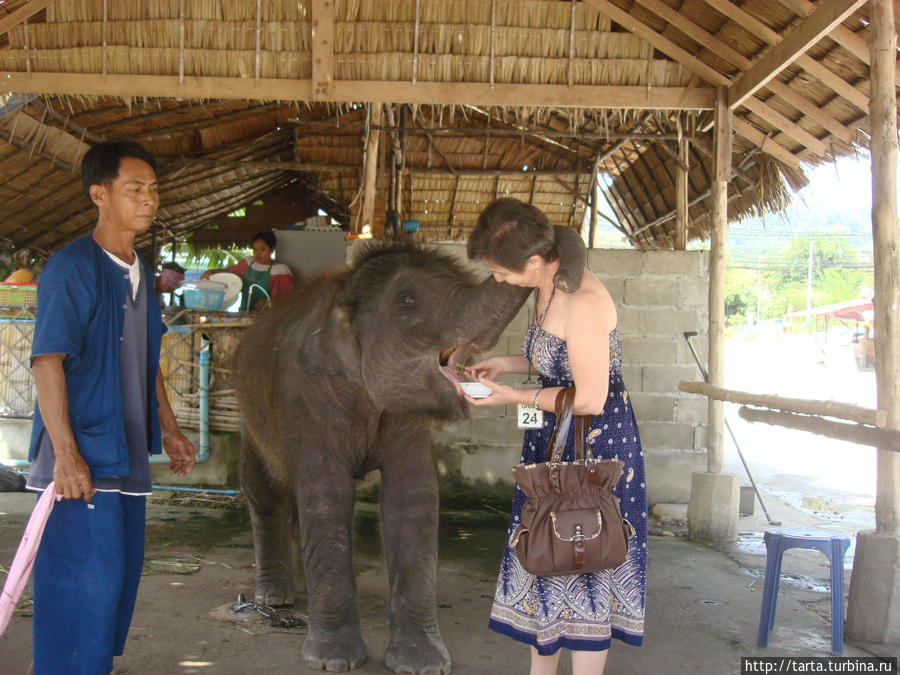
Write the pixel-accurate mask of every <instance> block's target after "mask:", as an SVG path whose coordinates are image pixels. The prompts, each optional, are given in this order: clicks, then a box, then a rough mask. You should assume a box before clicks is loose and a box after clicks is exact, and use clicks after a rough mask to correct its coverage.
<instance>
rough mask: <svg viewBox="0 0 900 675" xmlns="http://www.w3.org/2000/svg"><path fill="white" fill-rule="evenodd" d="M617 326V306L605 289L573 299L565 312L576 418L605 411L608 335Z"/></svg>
mask: <svg viewBox="0 0 900 675" xmlns="http://www.w3.org/2000/svg"><path fill="white" fill-rule="evenodd" d="M615 327H616V306H615V304H614V303H613V301H612V298H611V297H610V296H609V293H608V292H607V290H606V288H605V287H603V286H602V285H600V286H599V288H597V289H590V290H583V291H581V292H578V293H575V294H574V295H573V296H572V298H571V300H570V301H569V307H568V312H567V313H566V343H567V346H568V351H569V364H570V366H571V368H572V377H573V379H574V381H575V406H574V407H575V414H576V415H599V414H600V413H602V412H603V408H604V406H605V405H606V397H607V396H608V394H609V334H610V333H611V332H612V331H613V329H614V328H615ZM551 405H552V404H551ZM547 409H548V410H549V409H552V408H547Z"/></svg>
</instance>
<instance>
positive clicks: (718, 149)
mask: <svg viewBox="0 0 900 675" xmlns="http://www.w3.org/2000/svg"><path fill="white" fill-rule="evenodd" d="M713 160H714V164H713V181H712V195H711V196H712V214H711V217H712V234H711V237H710V243H709V355H708V359H707V363H708V364H709V371H708V376H707V378H706V381H707V382H708V383H709V384H711V385H713V386H715V387H721V386H722V385H723V384H724V382H725V364H724V361H725V239H726V237H727V234H728V179H729V178H730V176H731V111H730V110H729V109H728V92H727V90H726V89H725V88H724V87H719V88H718V89H717V91H716V126H715V147H714V149H713ZM724 428H725V412H724V407H723V404H722V402H721V401H716V400H714V399H709V432H708V443H707V458H706V467H707V468H706V470H707V471H708V472H709V473H722V472H723V471H724V470H725V446H724V442H723V441H724Z"/></svg>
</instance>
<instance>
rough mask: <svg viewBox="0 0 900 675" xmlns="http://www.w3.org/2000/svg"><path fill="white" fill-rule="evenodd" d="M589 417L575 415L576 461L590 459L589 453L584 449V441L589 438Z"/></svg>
mask: <svg viewBox="0 0 900 675" xmlns="http://www.w3.org/2000/svg"><path fill="white" fill-rule="evenodd" d="M588 418H589V415H575V461H576V462H583V461H584V460H586V459H587V458H588V455H587V451H586V449H585V447H584V441H585V438H586V437H587V432H588V427H589V426H590V425H589V424H588Z"/></svg>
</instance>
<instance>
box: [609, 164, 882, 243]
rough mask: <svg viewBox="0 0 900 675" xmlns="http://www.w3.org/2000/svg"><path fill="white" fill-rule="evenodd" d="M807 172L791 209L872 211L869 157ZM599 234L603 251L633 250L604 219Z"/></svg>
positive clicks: (808, 168) (822, 166)
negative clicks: (804, 182)
mask: <svg viewBox="0 0 900 675" xmlns="http://www.w3.org/2000/svg"><path fill="white" fill-rule="evenodd" d="M805 169H806V170H805V173H806V175H807V177H808V178H809V184H808V185H807V186H806V187H804V188H803V189H801V190H800V191H798V193H797V195H796V197H795V198H794V200H793V202H792V205H791V207H789V208H794V209H796V210H797V211H803V210H807V209H808V210H820V209H823V208H824V209H833V210H835V211H845V210H847V208H848V206H850V207H853V208H854V209H859V210H861V211H864V212H868V211H869V210H870V209H871V206H872V174H871V165H870V161H869V158H868V156H860V157H859V158H856V157H841V158H840V159H838V160H837V161H836V162H828V163H826V164H822V165H821V166H817V167H814V168H813V167H805ZM897 178H898V181H897V189H898V194H900V168H898V171H897ZM600 210H601V211H602V212H604V213H606V214H607V215H609V216H612V211H611V209H610V208H609V205H608V204H606V202H605V200H603V199H602V198H601V200H600ZM768 217H769V218H772V216H768ZM775 217H777V216H775ZM598 230H599V232H598V234H600V235H601V236H600V241H599V242H598V245H599V246H600V247H603V246H624V247H627V246H629V244H628V243H627V241H626V240H625V238H624V237H623V236H622V235H621V234H620V233H618V232H616V230H614V229H613V228H612V226H610V225H608V224H607V223H605V222H603V220H602V219H601V220H600V222H599V224H598Z"/></svg>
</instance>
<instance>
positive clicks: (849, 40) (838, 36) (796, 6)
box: [778, 0, 900, 87]
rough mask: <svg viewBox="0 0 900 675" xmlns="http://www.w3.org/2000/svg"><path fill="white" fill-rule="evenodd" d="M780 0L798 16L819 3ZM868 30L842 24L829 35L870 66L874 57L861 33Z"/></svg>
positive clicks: (898, 77) (897, 81)
mask: <svg viewBox="0 0 900 675" xmlns="http://www.w3.org/2000/svg"><path fill="white" fill-rule="evenodd" d="M778 2H780V3H781V4H782V5H784V6H785V7H787V8H788V9H790V10H791V11H793V12H794V14H797V15H798V16H809V15H810V14H812V13H813V12H814V11H815V10H816V7H818V5H816V4H815V3H812V2H809V0H778ZM867 32H868V30H861V31H859V32H855V31H853V30H852V29H850V28H848V27H847V26H845V25H843V24H841V25H839V26H835V27H834V30H833V31H831V33H829V35H828V37H830V38H831V39H832V40H834V41H835V42H837V43H838V44H839V45H840V46H841V47H843V48H844V49H846V50H847V51H848V52H850V53H851V54H853V56H855V57H856V58H858V59H859V60H860V61H862V62H863V63H865V64H866V65H867V66H870V65H871V60H872V59H871V55H870V52H869V43H868V40H867V38H866V37H864V35H860V33H863V34H865V33H867ZM894 85H895V86H898V87H900V68H898V69H897V71H896V73H895V74H894Z"/></svg>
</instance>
